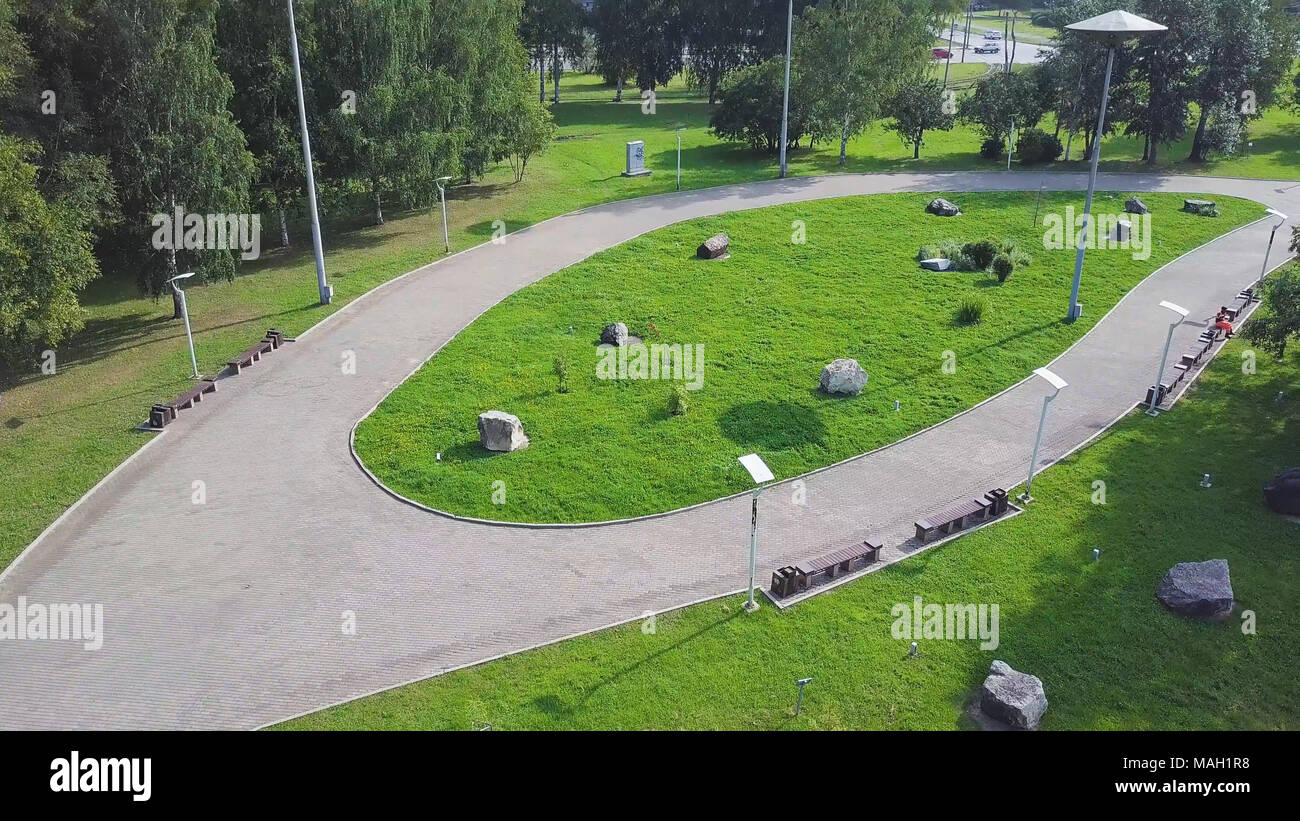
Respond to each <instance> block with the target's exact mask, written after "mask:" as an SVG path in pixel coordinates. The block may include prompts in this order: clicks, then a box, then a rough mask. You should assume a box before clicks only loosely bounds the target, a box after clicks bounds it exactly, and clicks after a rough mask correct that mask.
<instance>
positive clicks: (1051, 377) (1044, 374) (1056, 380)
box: [1034, 368, 1070, 392]
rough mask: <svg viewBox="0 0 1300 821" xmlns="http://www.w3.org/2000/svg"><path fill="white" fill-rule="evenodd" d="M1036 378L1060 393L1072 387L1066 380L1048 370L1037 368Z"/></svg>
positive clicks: (1035, 371)
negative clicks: (1063, 389)
mask: <svg viewBox="0 0 1300 821" xmlns="http://www.w3.org/2000/svg"><path fill="white" fill-rule="evenodd" d="M1034 376H1037V377H1040V378H1042V379H1044V380H1046V381H1047V383H1048V384H1049V385H1051V386H1052V387H1053V388H1056V390H1057V391H1058V392H1059V391H1060V390H1061V388H1066V387H1069V385H1070V383H1069V382H1066V381H1065V380H1064V379H1062V378H1061V377H1059V376H1057V375H1056V374H1054V373H1052V372H1051V371H1049V370H1048V369H1047V368H1035V369H1034Z"/></svg>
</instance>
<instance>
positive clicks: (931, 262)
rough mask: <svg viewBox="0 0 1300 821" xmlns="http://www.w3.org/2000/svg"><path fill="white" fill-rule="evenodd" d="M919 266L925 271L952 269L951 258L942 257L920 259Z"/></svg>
mask: <svg viewBox="0 0 1300 821" xmlns="http://www.w3.org/2000/svg"><path fill="white" fill-rule="evenodd" d="M921 267H922V268H924V269H925V270H927V271H948V270H951V269H952V260H950V259H944V258H943V257H935V258H934V259H923V260H921Z"/></svg>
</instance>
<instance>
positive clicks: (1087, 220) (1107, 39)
mask: <svg viewBox="0 0 1300 821" xmlns="http://www.w3.org/2000/svg"><path fill="white" fill-rule="evenodd" d="M1066 28H1067V29H1069V30H1070V31H1073V32H1076V33H1078V34H1080V35H1082V36H1084V37H1087V38H1089V39H1092V40H1095V41H1097V42H1099V43H1102V44H1104V45H1106V46H1107V49H1106V80H1105V82H1103V84H1102V87H1101V110H1100V111H1098V112H1097V136H1096V137H1094V138H1093V141H1092V165H1091V167H1090V168H1089V169H1088V198H1087V200H1086V201H1085V202H1084V206H1083V229H1082V230H1081V231H1080V232H1079V247H1078V252H1077V254H1076V256H1075V258H1074V282H1073V284H1072V285H1071V286H1070V307H1069V309H1068V310H1067V312H1066V314H1065V320H1066V321H1067V322H1073V321H1075V320H1076V319H1078V318H1079V316H1080V315H1081V314H1082V313H1083V306H1081V305H1080V304H1079V283H1080V280H1082V278H1083V251H1084V246H1085V243H1086V242H1087V239H1088V230H1089V229H1090V228H1091V227H1092V194H1093V191H1094V190H1095V189H1096V187H1097V162H1098V160H1100V159H1101V137H1102V134H1104V133H1105V131H1106V105H1107V103H1109V102H1110V72H1111V69H1112V68H1113V67H1114V65H1115V48H1116V47H1117V46H1119V45H1120V44H1121V43H1123V42H1124V41H1125V40H1132V39H1134V38H1135V37H1141V36H1142V35H1144V34H1152V33H1155V32H1158V31H1167V30H1168V29H1167V27H1165V26H1162V25H1160V24H1159V23H1155V22H1152V21H1150V20H1147V19H1146V18H1145V17H1138V16H1137V15H1136V14H1129V13H1128V12H1126V11H1110V12H1106V13H1105V14H1101V15H1098V16H1096V17H1090V18H1088V19H1087V20H1082V21H1080V22H1078V23H1071V24H1070V25H1068V26H1066Z"/></svg>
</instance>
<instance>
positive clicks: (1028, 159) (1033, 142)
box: [1016, 128, 1065, 165]
mask: <svg viewBox="0 0 1300 821" xmlns="http://www.w3.org/2000/svg"><path fill="white" fill-rule="evenodd" d="M1064 151H1065V147H1064V146H1063V145H1061V141H1060V140H1058V139H1057V138H1056V137H1054V136H1053V135H1051V134H1048V133H1047V132H1046V131H1042V130H1039V129H1037V128H1030V129H1026V130H1025V131H1022V132H1021V133H1020V140H1019V141H1018V142H1017V143H1016V154H1017V155H1018V156H1019V157H1020V162H1022V163H1024V164H1025V165H1033V164H1035V163H1044V162H1056V160H1057V158H1058V157H1060V156H1061V154H1062V153H1063V152H1064Z"/></svg>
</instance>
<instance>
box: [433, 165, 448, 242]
mask: <svg viewBox="0 0 1300 821" xmlns="http://www.w3.org/2000/svg"><path fill="white" fill-rule="evenodd" d="M434 182H435V183H436V184H437V186H438V200H439V201H440V202H441V203H442V245H443V248H444V249H445V251H446V253H448V254H450V253H451V239H449V238H448V236H447V189H445V188H443V186H444V185H445V184H446V183H448V182H451V177H439V178H438V179H436V180H434Z"/></svg>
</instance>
